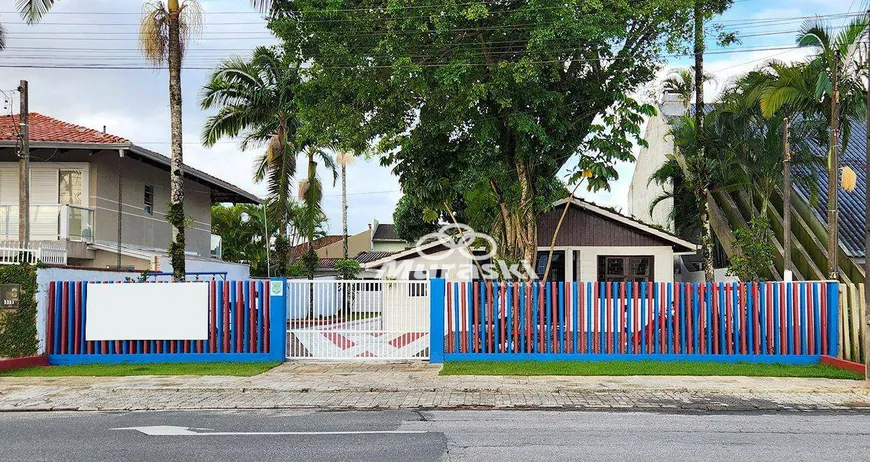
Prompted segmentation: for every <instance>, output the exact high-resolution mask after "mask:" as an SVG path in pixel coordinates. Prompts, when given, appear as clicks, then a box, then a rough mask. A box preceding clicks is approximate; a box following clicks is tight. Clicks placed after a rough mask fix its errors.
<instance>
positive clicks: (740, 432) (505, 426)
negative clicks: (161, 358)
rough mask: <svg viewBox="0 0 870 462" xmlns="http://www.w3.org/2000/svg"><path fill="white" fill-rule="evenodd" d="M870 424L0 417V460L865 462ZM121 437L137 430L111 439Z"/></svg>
mask: <svg viewBox="0 0 870 462" xmlns="http://www.w3.org/2000/svg"><path fill="white" fill-rule="evenodd" d="M868 422H870V416H868V415H867V414H839V415H835V414H802V413H783V414H736V413H728V414H647V413H622V412H620V413H605V412H570V411H569V412H557V411H436V412H407V411H384V412H375V411H372V412H318V411H233V412H135V413H60V412H56V413H0V454H2V459H3V460H9V461H29V460H63V461H65V462H72V461H80V460H88V461H91V460H106V461H117V460H161V461H163V460H166V461H170V460H177V461H195V460H208V461H215V460H255V461H266V460H308V461H310V460H317V461H322V460H377V461H384V460H390V461H392V460H413V461H424V460H444V459H449V460H498V461H505V460H548V461H551V460H607V461H613V460H662V461H673V460H714V459H715V460H771V461H773V460H776V461H782V460H870V425H868ZM130 427H135V428H139V430H117V429H118V428H130ZM239 433H242V434H239ZM261 433H265V434H261Z"/></svg>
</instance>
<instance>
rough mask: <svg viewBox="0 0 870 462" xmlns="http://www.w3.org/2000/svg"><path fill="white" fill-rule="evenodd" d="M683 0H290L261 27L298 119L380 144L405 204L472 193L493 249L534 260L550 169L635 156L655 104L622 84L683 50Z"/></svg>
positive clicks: (606, 165) (331, 133) (333, 136)
mask: <svg viewBox="0 0 870 462" xmlns="http://www.w3.org/2000/svg"><path fill="white" fill-rule="evenodd" d="M708 3H709V4H710V5H709V12H710V13H711V14H712V13H715V12H718V11H721V10H722V9H723V8H724V7H725V6H727V4H729V3H730V2H728V1H711V2H708ZM693 5H694V2H693V1H692V0H644V1H627V0H600V1H595V2H590V1H585V0H569V1H566V2H560V3H555V2H550V1H538V0H515V1H503V2H498V3H495V4H493V3H492V2H484V1H476V2H475V1H472V2H461V3H460V2H453V1H448V2H442V1H433V0H410V1H406V2H402V3H396V2H394V1H391V0H375V1H367V2H361V1H345V2H341V3H340V6H339V5H338V4H326V3H324V2H323V1H321V0H295V1H293V2H278V3H276V5H275V6H276V7H277V8H278V10H279V11H278V13H277V19H275V20H273V21H272V22H271V23H270V27H271V28H272V30H273V31H274V32H275V33H276V34H277V35H278V36H279V37H280V38H282V39H283V40H284V42H285V46H286V47H287V49H288V52H289V50H292V51H293V52H295V53H298V54H299V56H300V59H301V61H302V62H305V63H306V64H307V65H308V66H309V67H308V69H307V76H306V81H305V84H304V85H303V87H302V88H301V89H300V98H301V99H302V101H303V102H302V103H301V104H300V114H302V118H304V119H305V120H306V121H307V122H308V123H307V124H306V125H307V129H308V130H311V131H312V133H313V134H316V135H318V136H325V137H329V138H330V140H329V141H331V142H336V143H338V144H340V145H342V147H343V148H347V149H352V150H354V151H355V152H369V153H373V154H375V155H380V156H382V157H381V160H382V162H383V164H385V165H390V166H392V167H393V169H394V172H395V173H396V174H397V175H398V176H399V178H400V181H401V183H402V187H403V190H404V191H405V192H406V194H413V195H414V196H415V200H416V201H417V203H418V204H421V205H425V206H428V207H432V208H440V207H441V206H442V205H444V204H449V203H452V202H453V200H454V199H456V198H457V196H465V195H468V194H473V195H475V197H476V200H478V203H479V204H489V205H490V207H488V208H489V215H490V216H492V217H493V222H492V223H491V224H490V227H491V229H488V230H485V231H490V232H491V233H492V234H493V235H494V236H495V237H496V238H497V239H498V240H499V243H500V244H501V248H500V253H502V255H505V256H511V257H516V258H526V259H527V260H529V261H531V260H532V259H533V257H534V251H535V249H536V246H537V227H536V225H535V216H536V215H537V213H539V212H540V211H543V210H546V209H548V208H549V207H550V204H551V203H552V201H553V200H554V199H556V198H558V197H559V195H560V193H561V192H562V191H564V188H563V186H564V185H563V184H562V183H561V182H560V181H559V180H558V179H557V174H558V173H559V172H560V171H569V172H577V175H578V177H579V172H581V171H583V170H585V169H587V168H588V169H591V171H592V172H593V174H594V175H593V177H592V178H591V179H589V187H590V188H591V189H599V188H607V187H608V183H609V182H610V181H611V180H613V179H615V178H617V172H616V169H615V167H614V164H615V162H617V161H620V160H631V159H632V154H631V150H632V147H633V143H635V142H642V141H641V140H639V134H640V125H641V122H642V120H643V117H644V116H646V115H649V114H651V113H653V112H654V109H653V108H652V107H651V106H648V105H644V104H641V103H639V102H637V101H635V100H634V99H632V98H631V97H629V96H628V95H629V94H630V93H631V92H632V91H634V90H636V89H638V87H639V86H641V85H643V84H645V83H647V82H649V81H651V80H652V79H653V78H654V77H655V75H656V72H657V70H658V68H659V65H660V64H661V62H662V59H663V55H664V54H666V53H668V52H674V51H678V50H682V46H683V44H684V43H685V39H686V38H687V37H688V36H689V35H690V32H691V30H690V23H691V21H690V18H691V16H692V8H693Z"/></svg>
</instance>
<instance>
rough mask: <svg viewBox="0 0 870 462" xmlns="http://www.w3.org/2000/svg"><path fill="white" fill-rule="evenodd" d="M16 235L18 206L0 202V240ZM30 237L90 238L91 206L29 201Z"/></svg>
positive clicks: (39, 238)
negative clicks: (45, 203)
mask: <svg viewBox="0 0 870 462" xmlns="http://www.w3.org/2000/svg"><path fill="white" fill-rule="evenodd" d="M17 239H18V206H17V205H0V240H5V241H14V240H17ZM30 240H31V241H65V240H69V241H80V242H93V241H94V210H93V209H90V208H87V207H81V206H78V205H31V206H30Z"/></svg>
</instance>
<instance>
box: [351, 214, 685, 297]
mask: <svg viewBox="0 0 870 462" xmlns="http://www.w3.org/2000/svg"><path fill="white" fill-rule="evenodd" d="M567 201H568V199H563V200H560V201H558V202H556V203H554V204H553V206H554V207H553V209H552V210H551V211H549V212H547V213H544V214H542V215H540V216H539V217H538V258H537V261H535V263H534V271H535V272H536V273H537V274H538V277H543V275H544V271H545V268H546V264H547V256H548V253H549V248H550V242H551V240H552V237H553V234H554V232H555V229H556V225H557V223H558V222H559V218H560V217H561V215H562V211H563V207H564V206H565V203H566V202H567ZM554 249H555V251H554V253H553V264H552V268H551V270H550V274H549V276H548V279H549V280H552V281H650V282H673V281H674V257H675V256H677V255H688V254H695V253H696V251H697V245H696V244H694V243H692V242H689V241H686V240H684V239H681V238H679V237H677V236H675V235H673V234H671V233H669V232H667V231H665V230H663V229H661V228H658V227H655V226H651V225H648V224H646V223H643V222H641V221H638V220H635V219H633V218H630V217H628V216H625V215H623V214H620V213H618V212H616V211H615V210H612V209H608V208H606V207H601V206H598V205H596V204H593V203H591V202H587V201H585V200H582V199H579V198H573V199H571V202H570V205H569V209H568V213H567V215H566V217H565V221H564V223H563V224H562V227H561V230H560V231H559V234H558V236H557V237H556V245H555V248H554ZM362 257H364V258H365V260H366V261H365V263H364V264H363V267H364V269H365V271H366V273H365V274H364V276H366V277H375V276H376V275H382V276H387V277H391V278H396V279H411V280H425V279H430V278H435V277H444V278H447V279H467V278H468V277H470V275H472V274H473V273H474V272H473V271H472V268H474V267H475V265H474V262H473V261H472V260H471V258H469V257H468V256H467V255H465V254H463V253H462V252H459V251H456V250H453V249H448V248H446V247H445V246H444V245H443V244H441V243H438V242H433V243H430V244H428V245H424V246H421V247H420V248H410V249H406V250H403V251H400V252H392V253H385V254H382V255H376V256H375V258H367V257H369V255H368V254H365V255H362ZM387 265H390V266H391V271H400V272H401V273H402V274H387V272H386V271H379V270H385V268H386V267H387Z"/></svg>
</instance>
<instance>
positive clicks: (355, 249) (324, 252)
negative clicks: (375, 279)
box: [315, 230, 372, 258]
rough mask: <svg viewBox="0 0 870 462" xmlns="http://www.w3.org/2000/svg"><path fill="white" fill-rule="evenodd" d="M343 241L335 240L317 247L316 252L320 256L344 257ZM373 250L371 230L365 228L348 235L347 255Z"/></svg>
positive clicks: (349, 256)
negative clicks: (357, 232)
mask: <svg viewBox="0 0 870 462" xmlns="http://www.w3.org/2000/svg"><path fill="white" fill-rule="evenodd" d="M343 245H344V244H342V242H341V241H338V242H333V243H332V244H329V245H327V246H324V247H321V248H319V249H317V250H316V251H315V252H316V253H317V256H318V257H320V258H342V257H343V256H344V248H343ZM370 250H372V239H371V231H369V230H365V231H363V232H361V233H359V234H354V235H353V236H348V238H347V256H348V258H353V257H356V256H357V255H359V253H360V252H368V251H370Z"/></svg>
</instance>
